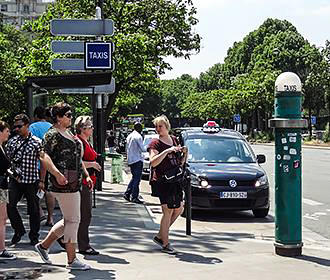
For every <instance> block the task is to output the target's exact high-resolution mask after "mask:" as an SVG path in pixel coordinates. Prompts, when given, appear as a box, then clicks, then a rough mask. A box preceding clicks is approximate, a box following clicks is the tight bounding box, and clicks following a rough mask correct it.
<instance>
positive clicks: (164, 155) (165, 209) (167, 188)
mask: <svg viewBox="0 0 330 280" xmlns="http://www.w3.org/2000/svg"><path fill="white" fill-rule="evenodd" d="M153 123H154V125H155V128H156V131H157V133H158V134H159V139H156V138H155V139H154V140H152V142H151V143H150V145H149V154H150V164H151V167H152V173H151V184H153V188H154V189H156V190H157V193H158V196H159V200H160V203H161V207H162V213H163V216H162V219H161V222H160V229H159V232H158V234H157V235H156V236H155V237H154V239H153V241H154V242H155V243H156V244H158V245H159V246H161V247H162V252H164V253H168V254H175V253H176V251H175V250H174V248H173V247H172V246H171V245H170V243H169V229H170V226H171V225H172V224H173V223H174V222H175V220H176V219H177V218H178V216H179V215H180V214H181V213H182V210H183V203H182V200H183V193H182V188H181V185H180V183H167V182H165V181H164V175H165V174H166V172H168V171H169V170H171V169H173V168H176V167H178V166H182V165H183V164H184V163H185V161H186V157H187V148H186V147H181V146H179V145H178V141H177V139H176V138H175V137H173V136H170V135H169V130H170V128H171V126H170V122H169V120H168V119H167V117H166V116H160V117H157V118H155V119H154V121H153ZM178 153H183V156H182V157H179V156H178ZM173 197H175V199H176V205H173V201H172V200H173Z"/></svg>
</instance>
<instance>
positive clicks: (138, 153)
mask: <svg viewBox="0 0 330 280" xmlns="http://www.w3.org/2000/svg"><path fill="white" fill-rule="evenodd" d="M141 132H142V125H141V123H139V122H137V123H135V124H134V130H133V132H132V133H131V134H129V135H128V136H127V139H126V145H127V146H126V147H127V163H128V166H129V167H130V169H131V173H132V179H131V181H130V182H129V184H128V187H127V190H126V192H125V194H124V198H125V199H126V200H127V201H131V202H134V203H138V204H143V201H141V200H140V199H139V185H140V181H141V176H142V169H143V155H142V152H145V151H146V149H145V147H144V146H143V141H142V136H141V134H140V133H141Z"/></svg>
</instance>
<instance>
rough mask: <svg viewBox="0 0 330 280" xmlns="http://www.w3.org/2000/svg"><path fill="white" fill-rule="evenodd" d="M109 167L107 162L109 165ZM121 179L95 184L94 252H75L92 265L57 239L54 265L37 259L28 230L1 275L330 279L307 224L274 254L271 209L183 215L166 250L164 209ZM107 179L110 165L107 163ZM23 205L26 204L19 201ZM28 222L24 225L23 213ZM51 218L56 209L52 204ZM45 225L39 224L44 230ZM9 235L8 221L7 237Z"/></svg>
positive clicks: (324, 248) (321, 243) (323, 250)
mask: <svg viewBox="0 0 330 280" xmlns="http://www.w3.org/2000/svg"><path fill="white" fill-rule="evenodd" d="M106 166H107V168H109V165H106ZM124 179H125V181H124V183H123V184H110V183H104V189H103V191H102V192H97V199H96V208H94V209H93V220H92V225H91V227H90V238H91V244H92V246H93V247H94V248H95V249H96V250H98V251H100V255H98V256H88V257H84V256H83V255H80V254H77V256H78V258H79V259H80V260H82V261H84V262H86V263H88V264H90V265H91V266H92V269H91V270H90V271H68V270H67V269H66V268H65V265H66V254H65V252H64V251H63V250H61V248H60V247H59V246H58V245H57V244H54V246H53V247H52V249H51V251H50V254H49V255H50V259H51V260H52V262H53V265H45V264H42V261H41V259H40V257H39V256H38V254H37V253H36V252H35V251H34V250H33V247H32V246H31V245H29V240H28V237H27V234H26V235H25V236H24V237H23V239H22V241H21V242H20V243H18V244H17V246H16V247H12V248H9V250H10V251H12V252H14V253H15V254H16V255H17V257H18V259H17V260H16V261H1V262H0V279H144V280H145V279H157V280H159V279H219V278H221V279H242V277H244V279H254V280H255V279H262V278H264V279H281V280H282V279H283V275H284V274H285V277H287V278H289V279H314V278H315V279H329V277H330V269H329V268H330V246H329V242H328V240H326V239H321V238H320V237H319V236H317V235H315V234H313V233H312V232H309V231H304V232H303V235H304V237H303V238H304V240H303V241H304V244H305V246H304V247H303V256H301V257H298V258H285V257H280V256H277V255H275V254H274V246H273V235H274V222H273V217H271V216H269V217H267V218H266V219H257V220H255V219H253V218H252V214H250V213H248V212H238V213H235V214H228V213H223V214H218V213H209V214H205V213H197V214H196V215H195V216H194V220H193V222H192V236H191V237H187V236H186V235H185V219H184V218H182V217H180V218H179V219H178V221H177V222H176V223H175V224H174V227H173V229H172V231H171V235H170V236H171V243H172V244H173V246H174V247H175V248H176V249H177V251H178V252H179V253H178V254H177V255H176V256H170V255H167V254H164V253H162V252H161V251H160V249H159V248H158V247H157V245H155V244H154V243H153V242H152V238H153V236H154V235H155V233H156V232H157V229H158V227H159V219H160V217H161V214H160V208H159V203H158V200H157V199H156V198H153V197H151V196H150V195H149V191H150V190H149V187H148V185H147V183H146V181H143V182H142V184H141V195H142V197H143V198H144V200H145V202H146V204H145V205H136V204H133V203H130V202H126V201H125V200H124V199H123V198H122V194H123V192H124V190H125V189H126V184H127V182H128V179H129V177H128V176H127V175H125V176H124ZM106 181H110V172H109V171H106ZM20 208H21V210H22V211H23V213H26V210H25V207H24V206H23V205H21V206H20ZM24 218H25V225H26V228H27V229H28V221H27V219H26V216H25V217H24ZM56 219H60V212H59V210H56ZM48 230H49V228H47V227H45V226H42V230H41V237H44V236H45V235H46V233H47V232H48ZM11 237H12V231H11V229H10V226H9V225H8V226H7V239H6V244H7V245H8V244H9V241H10V239H11Z"/></svg>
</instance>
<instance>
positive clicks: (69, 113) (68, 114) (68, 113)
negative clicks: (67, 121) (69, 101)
mask: <svg viewBox="0 0 330 280" xmlns="http://www.w3.org/2000/svg"><path fill="white" fill-rule="evenodd" d="M64 116H66V117H67V118H72V112H66V113H65V114H64Z"/></svg>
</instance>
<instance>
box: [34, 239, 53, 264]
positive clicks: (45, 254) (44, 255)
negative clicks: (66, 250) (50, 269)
mask: <svg viewBox="0 0 330 280" xmlns="http://www.w3.org/2000/svg"><path fill="white" fill-rule="evenodd" d="M34 248H35V249H36V251H37V252H38V254H39V256H40V257H41V259H42V260H43V261H44V263H47V264H52V262H51V260H50V259H49V257H48V250H46V249H44V248H42V247H41V243H38V244H36V245H35V246H34Z"/></svg>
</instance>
